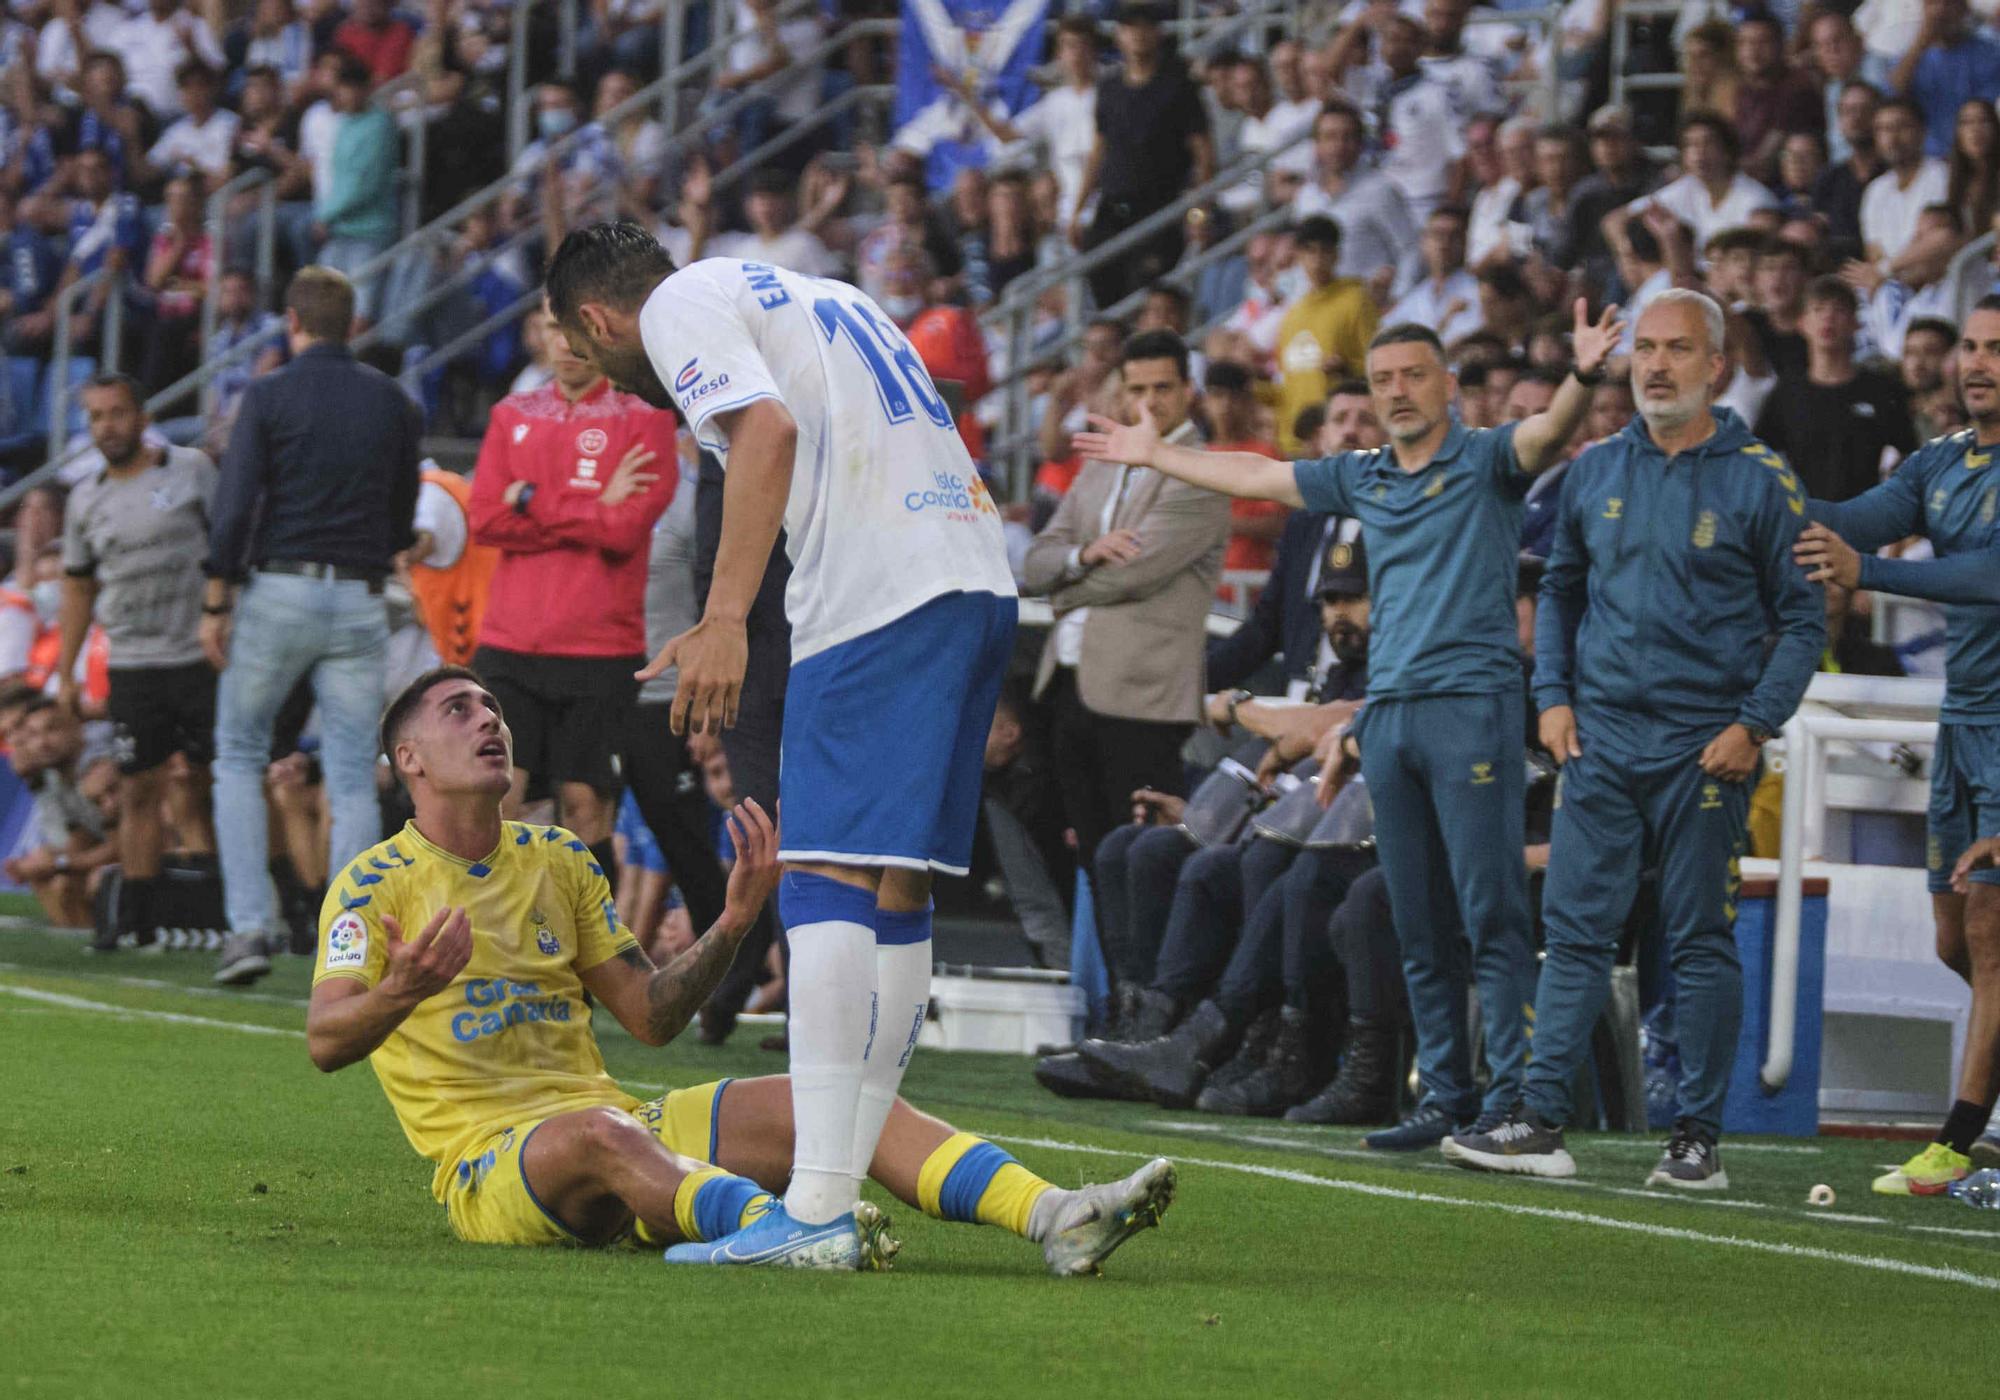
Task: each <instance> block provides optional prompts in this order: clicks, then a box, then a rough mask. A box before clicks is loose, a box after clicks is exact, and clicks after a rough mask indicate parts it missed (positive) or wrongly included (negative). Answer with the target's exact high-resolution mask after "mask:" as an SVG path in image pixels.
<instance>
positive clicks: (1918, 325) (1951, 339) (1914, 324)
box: [1903, 316, 1958, 347]
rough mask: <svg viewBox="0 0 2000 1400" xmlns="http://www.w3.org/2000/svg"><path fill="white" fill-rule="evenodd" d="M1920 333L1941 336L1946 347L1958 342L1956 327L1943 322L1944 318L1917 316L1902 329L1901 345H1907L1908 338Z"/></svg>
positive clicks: (1945, 321)
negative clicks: (1926, 332) (1924, 332)
mask: <svg viewBox="0 0 2000 1400" xmlns="http://www.w3.org/2000/svg"><path fill="white" fill-rule="evenodd" d="M1922 331H1929V332H1930V333H1931V334H1932V335H1941V336H1943V337H1944V340H1945V344H1946V346H1948V347H1949V346H1951V345H1955V344H1957V342H1958V327H1957V326H1954V325H1953V324H1952V323H1951V322H1949V321H1947V320H1945V318H1944V317H1942V316H1917V317H1913V318H1912V319H1911V321H1910V324H1909V325H1907V326H1905V327H1903V343H1904V344H1905V345H1907V344H1909V343H1910V337H1911V336H1913V335H1916V334H1918V333H1919V332H1922Z"/></svg>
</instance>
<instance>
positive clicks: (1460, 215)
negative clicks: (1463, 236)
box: [1424, 204, 1472, 224]
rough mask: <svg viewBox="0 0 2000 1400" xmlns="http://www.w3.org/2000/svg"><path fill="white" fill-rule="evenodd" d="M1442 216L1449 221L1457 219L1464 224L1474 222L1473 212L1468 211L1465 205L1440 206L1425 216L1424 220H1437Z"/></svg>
mask: <svg viewBox="0 0 2000 1400" xmlns="http://www.w3.org/2000/svg"><path fill="white" fill-rule="evenodd" d="M1440 214H1442V215H1443V216H1444V217H1445V218H1447V219H1456V220H1458V221H1459V222H1460V223H1462V224H1469V223H1471V222H1472V211H1471V210H1470V209H1467V208H1466V207H1465V206H1464V205H1463V204H1440V205H1438V206H1437V208H1435V209H1433V210H1431V212H1430V213H1428V214H1426V215H1424V218H1425V220H1426V221H1428V220H1431V219H1435V218H1437V217H1438V216H1439V215H1440Z"/></svg>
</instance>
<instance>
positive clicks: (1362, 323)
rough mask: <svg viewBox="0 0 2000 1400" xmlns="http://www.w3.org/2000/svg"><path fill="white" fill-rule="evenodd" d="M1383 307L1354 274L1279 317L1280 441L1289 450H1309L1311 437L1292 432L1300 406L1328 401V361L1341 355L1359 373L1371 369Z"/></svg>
mask: <svg viewBox="0 0 2000 1400" xmlns="http://www.w3.org/2000/svg"><path fill="white" fill-rule="evenodd" d="M1378 319H1379V313H1378V312H1377V311H1376V310H1375V298H1373V297H1371V296H1369V295H1368V289H1367V288H1366V287H1364V286H1362V285H1361V284H1360V283H1359V282H1357V281H1355V280H1354V279H1353V278H1351V277H1336V278H1334V279H1333V280H1332V281H1331V282H1329V283H1327V284H1326V285H1325V286H1324V287H1320V288H1317V289H1315V290H1313V291H1310V292H1307V293H1306V294H1305V295H1304V296H1302V297H1300V298H1299V299H1298V300H1297V301H1295V302H1293V303H1292V306H1291V309H1290V310H1289V311H1287V312H1286V313H1285V316H1284V319H1283V320H1282V321H1280V322H1279V323H1278V445H1279V446H1280V447H1282V448H1283V449H1284V450H1285V451H1286V452H1287V453H1300V452H1308V451H1310V450H1311V448H1312V444H1311V443H1305V442H1300V441H1299V440H1298V438H1297V437H1296V436H1294V435H1293V433H1292V425H1293V424H1295V423H1297V422H1298V420H1299V411H1300V410H1301V409H1303V408H1307V407H1309V406H1311V405H1313V404H1319V403H1325V402H1326V396H1327V392H1328V391H1329V390H1330V389H1332V387H1333V385H1332V384H1331V383H1330V382H1328V379H1327V375H1326V364H1327V361H1329V360H1334V359H1338V360H1340V361H1341V362H1342V364H1343V365H1344V367H1345V371H1346V373H1348V374H1351V375H1353V376H1354V377H1355V378H1357V379H1365V378H1367V375H1368V342H1369V341H1370V340H1372V339H1373V338H1374V336H1375V323H1376V321H1377V320H1378Z"/></svg>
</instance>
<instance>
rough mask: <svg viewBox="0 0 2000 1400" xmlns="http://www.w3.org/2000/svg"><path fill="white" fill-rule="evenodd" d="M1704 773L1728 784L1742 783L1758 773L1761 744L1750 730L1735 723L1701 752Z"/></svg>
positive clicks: (1710, 741)
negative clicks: (1759, 745) (1758, 754)
mask: <svg viewBox="0 0 2000 1400" xmlns="http://www.w3.org/2000/svg"><path fill="white" fill-rule="evenodd" d="M1701 771H1702V772H1704V773H1706V774H1708V776H1709V777H1711V778H1720V779H1722V781H1724V782H1725V783H1740V782H1742V781H1743V780H1744V779H1745V778H1747V777H1749V776H1750V775H1751V774H1752V773H1754V772H1756V771H1757V744H1756V741H1755V740H1753V739H1751V737H1750V731H1749V730H1747V729H1745V728H1744V727H1743V726H1742V725H1740V724H1732V725H1730V726H1729V728H1727V729H1725V730H1723V731H1722V732H1721V733H1720V734H1718V735H1716V736H1715V737H1714V738H1713V739H1710V740H1709V741H1708V747H1707V748H1705V749H1703V750H1702V751H1701Z"/></svg>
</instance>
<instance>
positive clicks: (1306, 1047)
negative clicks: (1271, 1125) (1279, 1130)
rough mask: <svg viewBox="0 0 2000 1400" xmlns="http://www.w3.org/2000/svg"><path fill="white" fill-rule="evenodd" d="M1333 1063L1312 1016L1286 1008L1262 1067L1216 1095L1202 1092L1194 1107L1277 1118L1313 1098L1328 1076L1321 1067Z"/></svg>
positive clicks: (1294, 1007)
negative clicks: (1317, 1088)
mask: <svg viewBox="0 0 2000 1400" xmlns="http://www.w3.org/2000/svg"><path fill="white" fill-rule="evenodd" d="M1330 1060H1331V1056H1329V1055H1328V1054H1327V1053H1326V1050H1325V1049H1324V1048H1323V1045H1322V1043H1321V1038H1319V1037H1316V1036H1315V1035H1314V1034H1313V1026H1312V1019H1311V1017H1310V1016H1309V1015H1308V1014H1307V1012H1306V1011H1305V1010H1304V1009H1303V1008H1301V1007H1297V1006H1287V1007H1286V1008H1284V1010H1282V1011H1280V1012H1279V1013H1278V1033H1277V1038H1276V1039H1274V1040H1273V1041H1272V1042H1271V1051H1270V1053H1269V1054H1268V1055H1266V1056H1265V1057H1264V1064H1263V1067H1262V1068H1261V1069H1259V1070H1257V1071H1256V1072H1255V1073H1253V1074H1250V1075H1247V1076H1245V1077H1244V1078H1242V1079H1240V1080H1238V1081H1237V1082H1236V1083H1234V1084H1232V1085H1230V1086H1229V1087H1228V1088H1226V1089H1223V1090H1220V1091H1218V1092H1217V1093H1214V1094H1209V1093H1203V1094H1202V1096H1201V1098H1200V1099H1198V1100H1196V1102H1195V1107H1196V1108H1199V1109H1202V1110H1203V1111H1204V1112H1208V1113H1236V1114H1248V1115H1250V1116H1252V1117H1256V1118H1275V1117H1277V1116H1278V1115H1279V1114H1281V1113H1283V1112H1284V1111H1285V1110H1286V1109H1288V1108H1290V1107H1291V1106H1292V1105H1293V1104H1296V1103H1304V1102H1305V1101H1306V1099H1307V1098H1309V1097H1310V1096H1311V1095H1312V1091H1313V1086H1314V1085H1315V1084H1318V1083H1320V1082H1321V1081H1322V1080H1323V1079H1324V1077H1325V1071H1324V1069H1322V1068H1321V1066H1322V1065H1325V1064H1327V1063H1328V1062H1329V1061H1330Z"/></svg>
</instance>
